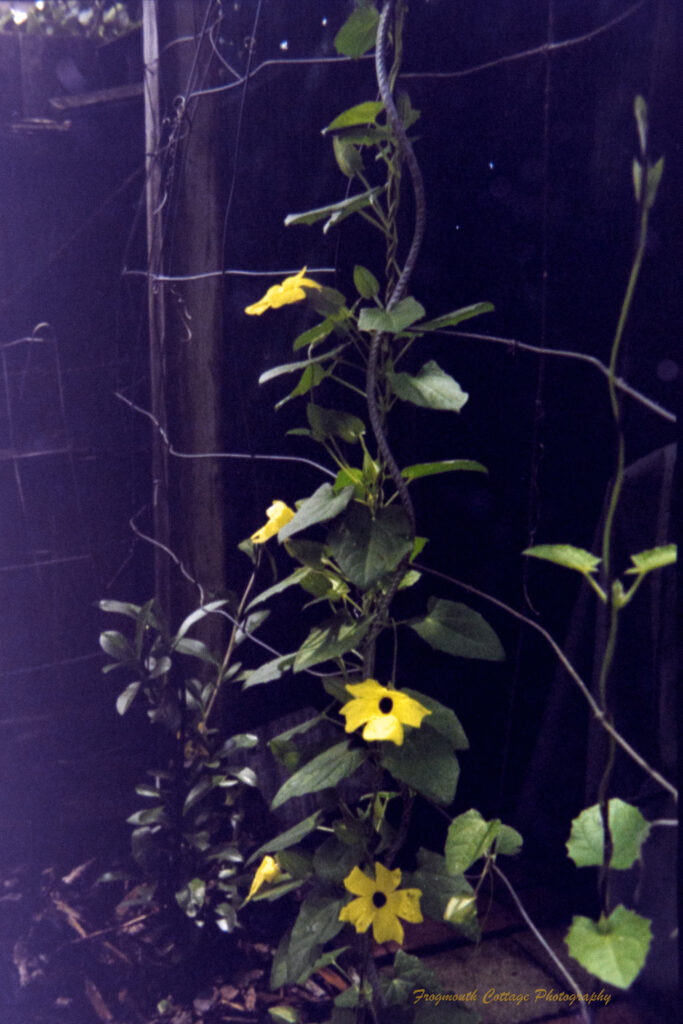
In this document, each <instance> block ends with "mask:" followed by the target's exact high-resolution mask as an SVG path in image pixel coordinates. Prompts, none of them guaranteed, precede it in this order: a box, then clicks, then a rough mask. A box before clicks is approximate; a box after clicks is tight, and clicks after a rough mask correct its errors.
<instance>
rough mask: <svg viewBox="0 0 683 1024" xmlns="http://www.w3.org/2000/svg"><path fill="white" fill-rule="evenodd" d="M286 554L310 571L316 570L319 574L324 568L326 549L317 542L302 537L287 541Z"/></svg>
mask: <svg viewBox="0 0 683 1024" xmlns="http://www.w3.org/2000/svg"><path fill="white" fill-rule="evenodd" d="M285 548H286V550H287V554H288V555H291V556H292V558H295V559H296V560H297V562H301V564H302V565H307V566H309V568H311V569H318V570H320V571H321V572H322V571H323V570H324V569H325V568H326V565H325V562H324V561H323V559H324V558H325V554H326V552H327V548H326V546H325V545H324V544H321V543H320V541H317V540H307V539H306V538H304V537H297V539H296V540H288V541H287V543H286V544H285Z"/></svg>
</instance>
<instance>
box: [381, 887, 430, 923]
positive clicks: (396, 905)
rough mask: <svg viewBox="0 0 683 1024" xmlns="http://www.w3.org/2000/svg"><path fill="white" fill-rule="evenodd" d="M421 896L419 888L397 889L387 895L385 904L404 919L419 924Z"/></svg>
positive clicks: (420, 920) (420, 918)
mask: <svg viewBox="0 0 683 1024" xmlns="http://www.w3.org/2000/svg"><path fill="white" fill-rule="evenodd" d="M421 896H422V893H421V891H420V890H419V889H399V891H398V892H392V893H391V894H390V895H389V896H388V898H387V906H388V907H390V908H391V910H392V911H393V913H394V914H397V915H398V917H402V918H403V920H404V921H410V922H411V923H412V924H420V923H421V922H422V911H421V910H420V897H421Z"/></svg>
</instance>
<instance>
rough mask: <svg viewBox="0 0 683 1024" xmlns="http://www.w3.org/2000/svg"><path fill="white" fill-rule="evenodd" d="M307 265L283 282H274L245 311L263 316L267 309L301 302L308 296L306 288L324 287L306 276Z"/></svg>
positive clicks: (251, 314)
mask: <svg viewBox="0 0 683 1024" xmlns="http://www.w3.org/2000/svg"><path fill="white" fill-rule="evenodd" d="M305 273H306V267H304V269H303V270H300V271H299V273H298V274H295V275H294V277H286V278H285V279H284V281H283V282H282V284H274V285H273V286H272V288H269V289H268V291H267V292H266V294H265V295H264V296H263V298H262V299H259V300H258V302H255V303H254V304H253V305H251V306H247V308H246V309H245V311H244V312H245V313H248V314H249V315H250V316H261V313H265V311H266V310H267V309H279V308H280V306H288V305H289V304H290V303H291V302H301V300H302V299H305V298H306V292H305V290H304V289H305V288H317V289H318V290H320V289H321V288H322V285H321V284H318V282H317V281H312V280H311V278H310V277H304V275H305Z"/></svg>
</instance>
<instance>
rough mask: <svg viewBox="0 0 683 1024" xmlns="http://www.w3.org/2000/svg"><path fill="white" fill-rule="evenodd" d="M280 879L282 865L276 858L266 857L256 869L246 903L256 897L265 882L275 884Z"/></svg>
mask: <svg viewBox="0 0 683 1024" xmlns="http://www.w3.org/2000/svg"><path fill="white" fill-rule="evenodd" d="M279 877H280V865H279V864H278V862H277V861H276V860H275V858H274V857H264V858H263V860H262V861H261V863H260V864H259V866H258V867H257V869H256V874H255V875H254V879H253V881H252V883H251V888H250V890H249V895H248V896H247V899H246V900H245V903H246V902H247V901H248V900H250V899H251V898H252V896H255V895H256V893H257V892H258V891H259V889H260V888H261V886H262V885H263V884H264V882H275V881H276V880H277V879H278V878H279Z"/></svg>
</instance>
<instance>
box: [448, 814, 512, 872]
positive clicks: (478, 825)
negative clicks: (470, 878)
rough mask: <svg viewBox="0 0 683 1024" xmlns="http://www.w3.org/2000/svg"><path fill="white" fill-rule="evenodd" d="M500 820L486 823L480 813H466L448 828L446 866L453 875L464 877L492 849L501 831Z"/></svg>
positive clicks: (495, 819)
mask: <svg viewBox="0 0 683 1024" xmlns="http://www.w3.org/2000/svg"><path fill="white" fill-rule="evenodd" d="M500 827H501V822H500V820H499V819H498V818H494V819H493V821H485V820H484V818H482V816H481V814H480V813H479V811H475V810H474V809H473V810H471V811H465V813H464V814H459V815H458V817H457V818H454V819H453V821H452V822H451V824H450V825H449V826H448V836H447V837H446V847H445V854H446V865H447V867H448V871H449V873H450V874H451V875H462V874H463V873H464V872H465V871H467V869H468V868H470V867H471V866H472V864H474V862H475V861H477V860H479V858H480V857H483V856H484V854H485V853H486V852H487V850H489V849H490V847H491V844H492V843H493V840H494V839H495V838H496V836H497V835H498V832H499V831H500Z"/></svg>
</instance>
